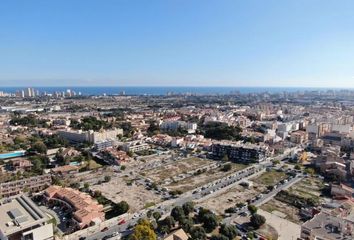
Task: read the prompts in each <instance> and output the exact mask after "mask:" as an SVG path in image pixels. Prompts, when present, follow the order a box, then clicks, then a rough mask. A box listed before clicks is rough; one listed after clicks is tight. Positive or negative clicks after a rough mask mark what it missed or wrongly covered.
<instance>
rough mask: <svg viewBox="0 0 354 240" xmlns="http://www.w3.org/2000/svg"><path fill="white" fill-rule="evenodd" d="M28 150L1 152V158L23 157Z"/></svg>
mask: <svg viewBox="0 0 354 240" xmlns="http://www.w3.org/2000/svg"><path fill="white" fill-rule="evenodd" d="M25 153H26V151H16V152H9V153H1V154H0V159H8V158H15V157H22V156H24V155H25Z"/></svg>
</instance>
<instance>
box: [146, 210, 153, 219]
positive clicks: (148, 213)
mask: <svg viewBox="0 0 354 240" xmlns="http://www.w3.org/2000/svg"><path fill="white" fill-rule="evenodd" d="M146 216H147V217H148V218H151V216H152V210H149V211H147V213H146Z"/></svg>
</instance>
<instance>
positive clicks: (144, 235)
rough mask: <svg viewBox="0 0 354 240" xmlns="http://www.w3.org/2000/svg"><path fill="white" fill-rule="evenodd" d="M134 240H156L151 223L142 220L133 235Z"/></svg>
mask: <svg viewBox="0 0 354 240" xmlns="http://www.w3.org/2000/svg"><path fill="white" fill-rule="evenodd" d="M131 239H132V240H156V239H157V236H156V233H155V232H154V230H153V229H152V226H151V224H150V222H149V221H147V220H146V219H145V220H142V221H139V222H138V224H137V225H136V226H135V228H134V231H133V234H132V235H131Z"/></svg>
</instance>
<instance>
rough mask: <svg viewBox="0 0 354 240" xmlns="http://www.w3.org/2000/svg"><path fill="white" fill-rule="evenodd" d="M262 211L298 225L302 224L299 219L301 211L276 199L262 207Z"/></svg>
mask: <svg viewBox="0 0 354 240" xmlns="http://www.w3.org/2000/svg"><path fill="white" fill-rule="evenodd" d="M261 209H263V210H264V211H267V212H269V213H272V214H274V215H277V216H279V217H282V218H284V219H286V220H289V221H290V222H293V223H297V224H301V223H302V221H301V220H300V217H299V209H297V208H296V207H293V206H290V205H288V204H285V203H283V202H281V201H278V200H276V199H272V200H270V201H269V202H267V203H265V204H263V205H262V206H261Z"/></svg>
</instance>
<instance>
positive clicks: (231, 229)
mask: <svg viewBox="0 0 354 240" xmlns="http://www.w3.org/2000/svg"><path fill="white" fill-rule="evenodd" d="M219 233H220V234H222V235H224V236H226V237H227V239H234V238H235V237H236V236H237V228H236V227H235V226H233V225H225V224H222V225H221V227H220V231H219Z"/></svg>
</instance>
